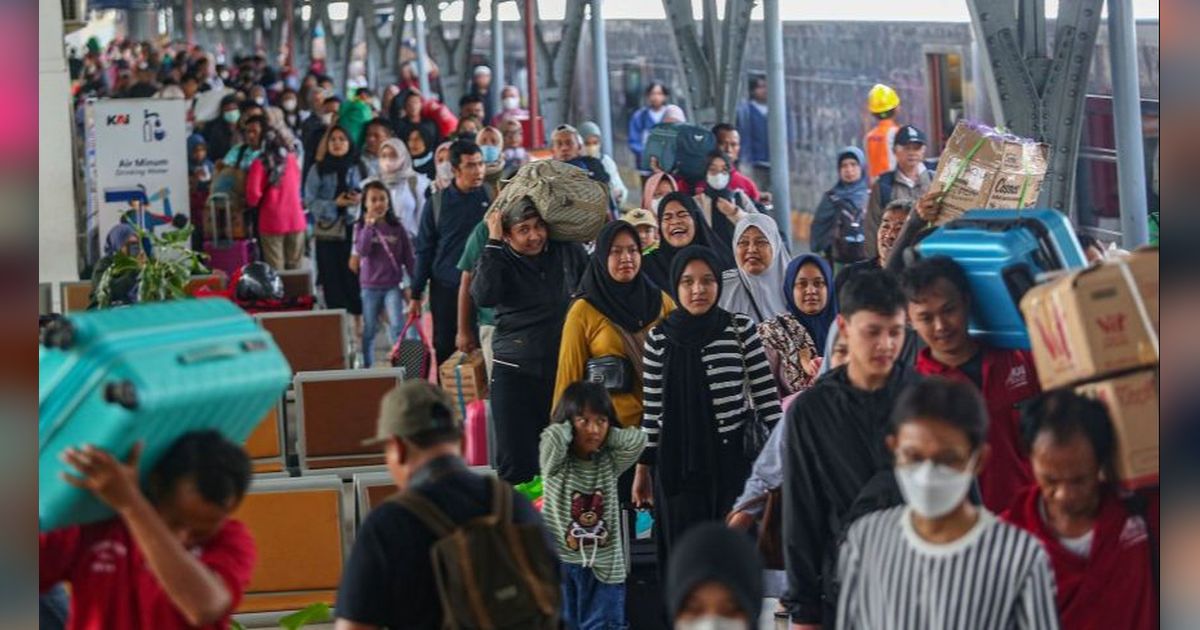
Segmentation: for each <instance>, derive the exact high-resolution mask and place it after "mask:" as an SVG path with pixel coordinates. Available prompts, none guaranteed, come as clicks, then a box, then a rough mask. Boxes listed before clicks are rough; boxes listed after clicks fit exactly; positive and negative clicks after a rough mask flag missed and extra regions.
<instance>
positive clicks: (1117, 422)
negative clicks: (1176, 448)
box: [1075, 370, 1158, 488]
mask: <svg viewBox="0 0 1200 630" xmlns="http://www.w3.org/2000/svg"><path fill="white" fill-rule="evenodd" d="M1075 391H1076V392H1078V393H1080V394H1082V395H1084V396H1088V397H1090V398H1095V399H1098V400H1100V401H1101V402H1103V403H1104V405H1105V406H1106V407H1108V415H1109V417H1111V418H1112V422H1113V428H1114V429H1115V430H1116V434H1117V449H1116V454H1115V455H1116V456H1115V457H1114V459H1115V460H1116V465H1117V476H1118V477H1119V478H1120V480H1121V483H1122V484H1123V485H1125V486H1126V487H1129V488H1137V487H1142V486H1150V485H1157V484H1158V372H1157V370H1141V371H1138V372H1132V373H1129V374H1125V375H1123V376H1118V377H1116V378H1111V379H1108V380H1104V381H1099V382H1096V383H1088V384H1087V385H1080V386H1079V387H1077V388H1076V389H1075Z"/></svg>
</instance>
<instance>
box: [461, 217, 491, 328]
mask: <svg viewBox="0 0 1200 630" xmlns="http://www.w3.org/2000/svg"><path fill="white" fill-rule="evenodd" d="M487 241H488V228H487V222H486V221H480V222H479V225H476V226H475V229H474V230H473V231H472V232H471V236H470V237H469V238H467V244H466V246H465V247H463V253H462V256H460V257H459V258H458V270H459V271H470V272H474V271H475V263H477V262H479V257H480V256H481V255H483V246H484V245H487ZM475 320H476V323H477V324H478V325H480V326H495V325H496V310H495V309H492V308H483V307H481V306H476V307H475Z"/></svg>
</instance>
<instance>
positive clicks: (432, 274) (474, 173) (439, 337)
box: [408, 140, 491, 365]
mask: <svg viewBox="0 0 1200 630" xmlns="http://www.w3.org/2000/svg"><path fill="white" fill-rule="evenodd" d="M450 166H451V168H453V169H454V180H453V182H452V183H451V184H450V185H449V186H447V187H446V188H445V189H444V190H441V191H437V192H434V191H433V190H432V189H430V193H429V204H428V205H427V206H426V207H425V210H423V211H422V212H421V226H420V228H419V229H418V231H417V270H416V273H414V274H413V279H412V295H411V297H410V299H409V307H408V312H409V313H420V312H421V301H422V299H423V297H424V294H425V285H426V284H428V285H429V311H430V313H432V315H433V349H434V353H435V354H437V361H438V365H441V364H442V363H443V362H444V361H445V360H446V359H449V358H450V355H451V354H454V349H455V339H454V338H455V336H456V335H457V334H458V285H459V283H460V282H462V272H461V271H459V270H458V259H459V258H461V257H462V253H463V249H464V248H465V247H466V245H467V239H468V238H470V236H471V232H472V231H473V230H474V229H475V226H476V225H478V224H479V222H480V221H482V220H483V215H484V214H485V213H486V212H487V209H488V205H489V204H490V203H491V199H489V198H488V194H487V190H486V189H485V188H484V186H483V153H482V152H481V151H480V150H479V145H477V144H475V143H474V142H471V141H470V140H456V141H455V142H454V144H452V145H450Z"/></svg>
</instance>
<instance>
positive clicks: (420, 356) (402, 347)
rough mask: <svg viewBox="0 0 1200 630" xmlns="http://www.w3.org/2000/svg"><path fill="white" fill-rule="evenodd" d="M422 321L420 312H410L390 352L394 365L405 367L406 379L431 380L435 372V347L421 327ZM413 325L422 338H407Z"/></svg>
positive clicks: (390, 359) (389, 356) (389, 357)
mask: <svg viewBox="0 0 1200 630" xmlns="http://www.w3.org/2000/svg"><path fill="white" fill-rule="evenodd" d="M420 322H421V314H420V313H412V314H410V315H409V317H408V321H407V322H405V323H404V328H402V329H400V335H399V336H398V337H396V345H395V346H392V351H391V352H390V353H388V360H389V361H390V362H391V364H392V367H402V368H404V378H405V379H406V380H407V379H410V378H419V379H421V380H423V381H426V380H431V379H430V376H431V375H433V374H434V369H433V362H434V357H433V348H432V346H431V345H430V343H429V340H428V339H426V338H425V330H424V329H423V328H421V324H420ZM413 325H415V326H416V327H417V336H418V337H420V339H406V336H407V335H406V334H405V333H407V332H408V328H409V327H410V326H413Z"/></svg>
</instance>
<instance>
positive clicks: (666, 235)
mask: <svg viewBox="0 0 1200 630" xmlns="http://www.w3.org/2000/svg"><path fill="white" fill-rule="evenodd" d="M658 233H659V243H658V249H656V250H654V251H652V252H650V253H649V254H647V255H646V257H645V259H643V261H642V267H643V268H644V269H645V271H646V275H647V276H648V277H649V278H650V281H651V282H653V283H654V284H656V285H658V287H659V288H660V289H662V290H663V291H666V292H668V293H673V292H674V291H675V287H674V286H672V285H671V263H672V262H673V261H674V259H675V255H676V254H678V253H679V250H681V249H683V248H685V247H687V246H689V245H703V246H705V247H708V248H710V249H711V250H713V254H714V256H715V263H716V265H717V266H718V267H719V269H714V271H716V272H717V279H718V280H719V279H720V278H721V273H722V272H724V271H725V270H726V269H733V268H734V267H735V266H736V265H735V264H734V261H733V254H732V253H727V252H726V251H724V250H728V249H729V247H726V248H724V249H721V247H720V239H719V238H718V237H717V235H716V234H715V233H714V232H713V230H712V228H711V227H709V225H708V222H707V221H705V220H704V215H703V214H702V213H701V212H700V206H698V205H696V200H695V199H693V198H692V196H691V195H688V194H687V193H681V192H673V193H669V194H667V195H666V196H665V197H663V199H662V202H661V203H659V204H658Z"/></svg>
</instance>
